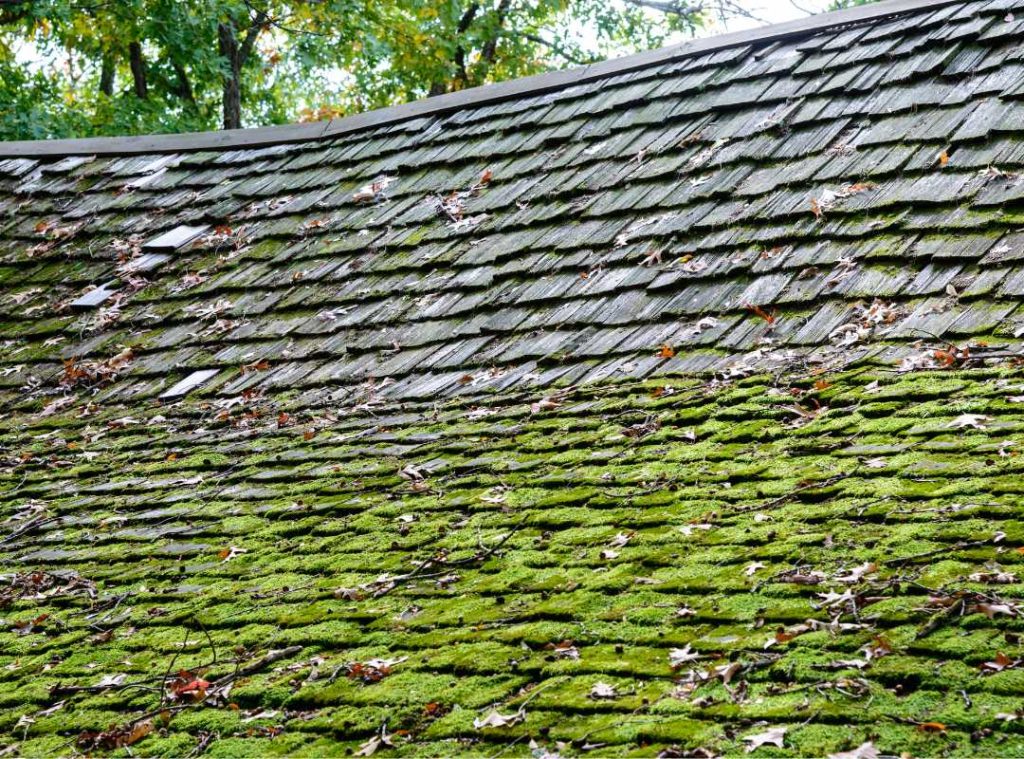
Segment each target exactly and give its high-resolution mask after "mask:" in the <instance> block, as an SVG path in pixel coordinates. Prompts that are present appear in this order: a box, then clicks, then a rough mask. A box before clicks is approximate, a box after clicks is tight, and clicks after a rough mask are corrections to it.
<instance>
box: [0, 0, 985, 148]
mask: <svg viewBox="0 0 1024 759" xmlns="http://www.w3.org/2000/svg"><path fill="white" fill-rule="evenodd" d="M964 1H965V0H883V2H879V3H874V4H871V5H860V6H855V7H853V8H846V9H843V10H838V11H830V12H827V13H821V14H816V15H813V16H808V17H806V18H802V19H796V20H793V21H786V22H782V23H778V24H769V25H767V26H762V27H757V28H755V29H744V30H741V31H737V32H727V33H725V34H718V35H714V36H711V37H703V38H698V39H693V40H686V41H685V42H681V43H678V44H675V45H670V46H668V47H664V48H659V49H656V50H649V51H645V52H641V53H635V54H633V55H628V56H623V57H621V58H614V59H610V60H607V61H601V62H600V63H594V64H589V65H586V66H579V67H574V68H569V69H561V70H557V71H550V72H546V73H543V74H537V75H535V76H529V77H523V78H520V79H512V80H508V81H505V82H496V83H494V84H487V85H482V86H479V87H472V88H469V89H465V90H461V91H459V92H452V93H448V94H445V95H439V96H436V97H432V98H421V99H419V100H414V101H412V102H410V103H403V104H401V105H395V106H389V107H386V108H379V109H375V110H372V111H364V112H363V113H357V114H353V115H351V116H344V117H341V118H334V119H330V120H328V121H318V122H312V123H308V124H301V123H300V124H285V125H278V126H267V127H252V128H247V129H230V130H219V131H213V132H187V133H180V134H158V135H135V136H127V137H84V138H70V139H57V140H20V141H12V142H2V141H0V158H27V157H32V158H39V157H61V156H69V155H137V154H142V153H160V152H190V151H196V150H219V149H237V148H260V147H268V146H271V145H279V144H284V143H299V142H311V141H315V140H319V139H324V138H328V137H335V136H340V135H344V134H351V133H353V132H358V131H362V130H364V129H370V128H374V127H380V126H386V125H391V124H399V123H402V122H405V121H410V120H412V119H417V118H424V117H429V116H440V115H444V114H449V113H452V112H455V111H458V110H461V109H463V108H467V107H471V106H481V105H490V104H494V103H499V102H502V101H506V100H511V99H514V98H518V97H524V96H527V95H540V94H544V93H548V92H552V91H557V90H560V89H564V88H567V87H570V86H572V85H578V84H583V83H586V82H592V81H595V80H597V79H602V78H605V77H609V76H613V75H615V74H624V73H629V72H631V71H637V70H640V69H644V68H648V67H651V66H654V65H657V64H662V63H669V62H672V61H675V60H678V59H681V58H685V57H688V56H693V55H698V54H704V53H710V52H715V51H718V50H724V49H727V48H730V47H737V46H740V45H748V44H753V43H765V42H773V41H778V40H782V39H791V38H794V37H799V36H802V35H809V34H812V33H817V32H821V31H823V30H826V29H830V28H838V27H842V26H847V25H852V24H857V23H862V22H867V21H877V20H879V19H883V18H886V17H892V16H898V15H901V14H904V13H909V12H912V11H918V10H922V9H928V8H940V7H944V6H947V5H952V4H955V3H958V2H964ZM966 2H978V3H979V5H982V4H984V3H982V2H981V0H966Z"/></svg>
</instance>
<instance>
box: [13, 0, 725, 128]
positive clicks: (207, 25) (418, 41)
mask: <svg viewBox="0 0 1024 759" xmlns="http://www.w3.org/2000/svg"><path fill="white" fill-rule="evenodd" d="M738 10H739V6H738V5H735V3H734V0H712V3H711V4H701V3H695V4H688V3H687V2H686V1H685V0H614V1H613V2H608V1H607V0H26V1H24V2H19V1H18V0H13V2H11V1H9V2H7V3H4V4H2V5H0V139H5V140H10V139H33V138H50V137H67V136H87V135H98V134H139V133H153V132H181V131H192V130H205V129H214V128H217V127H225V128H233V127H239V126H255V125H263V124H274V123H284V122H290V121H298V120H314V119H319V118H327V117H331V116H335V115H343V114H349V113H354V112H357V111H362V110H366V109H370V108H376V107H381V106H386V105H392V104H395V103H400V102H405V101H409V100H413V99H416V98H420V97H424V96H427V95H436V94H440V93H444V92H451V91H454V90H459V89H463V88H466V87H473V86H477V85H480V84H484V83H487V82H492V81H498V80H503V79H510V78H515V77H521V76H526V75H529V74H535V73H539V72H542V71H545V70H549V69H552V68H559V67H564V66H571V65H579V64H585V63H589V62H593V61H595V60H599V59H602V58H604V57H607V56H608V55H612V54H620V53H625V52H632V51H635V50H640V49H648V48H652V47H656V46H658V45H661V44H664V43H665V41H666V39H667V38H668V36H669V35H672V34H678V33H681V32H682V33H686V32H691V33H692V32H693V31H695V30H696V29H698V28H699V27H700V26H702V25H704V24H706V23H707V21H708V20H709V19H710V18H712V17H713V16H714V14H723V13H736V12H738Z"/></svg>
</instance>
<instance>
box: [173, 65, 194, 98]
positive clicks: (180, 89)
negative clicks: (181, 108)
mask: <svg viewBox="0 0 1024 759" xmlns="http://www.w3.org/2000/svg"><path fill="white" fill-rule="evenodd" d="M171 67H172V68H173V69H174V73H175V75H176V76H177V77H178V83H177V87H176V88H175V94H176V95H177V96H178V97H180V98H181V99H182V100H185V101H188V103H189V104H190V105H195V102H196V96H195V95H194V94H193V92H192V83H191V82H190V81H189V79H188V72H187V71H185V67H184V66H182V65H181V64H180V63H177V62H172V63H171Z"/></svg>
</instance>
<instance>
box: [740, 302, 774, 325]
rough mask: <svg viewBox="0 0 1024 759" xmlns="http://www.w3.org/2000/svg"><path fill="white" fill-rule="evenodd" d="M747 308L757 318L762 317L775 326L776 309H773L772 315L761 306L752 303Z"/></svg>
mask: <svg viewBox="0 0 1024 759" xmlns="http://www.w3.org/2000/svg"><path fill="white" fill-rule="evenodd" d="M745 308H746V309H747V310H748V311H750V312H751V313H753V314H755V315H756V316H760V317H761V318H762V319H764V320H765V321H766V322H768V323H769V324H775V309H772V311H771V313H768V312H767V311H765V310H764V309H763V308H761V306H755V305H753V304H751V303H747V304H746V305H745Z"/></svg>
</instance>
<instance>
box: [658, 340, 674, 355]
mask: <svg viewBox="0 0 1024 759" xmlns="http://www.w3.org/2000/svg"><path fill="white" fill-rule="evenodd" d="M675 355H676V352H675V350H674V349H673V348H672V346H671V345H669V344H668V343H665V344H664V345H662V346H661V348H659V349H658V358H672V357H673V356H675Z"/></svg>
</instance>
